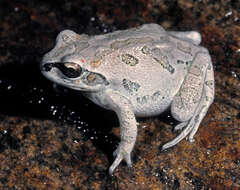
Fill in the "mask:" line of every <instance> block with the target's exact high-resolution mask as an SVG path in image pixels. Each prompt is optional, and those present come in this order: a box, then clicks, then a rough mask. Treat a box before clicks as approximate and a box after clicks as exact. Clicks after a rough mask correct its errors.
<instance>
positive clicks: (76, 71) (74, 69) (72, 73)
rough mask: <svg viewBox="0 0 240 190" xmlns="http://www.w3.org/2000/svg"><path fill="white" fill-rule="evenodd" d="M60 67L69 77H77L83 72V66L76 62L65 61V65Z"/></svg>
mask: <svg viewBox="0 0 240 190" xmlns="http://www.w3.org/2000/svg"><path fill="white" fill-rule="evenodd" d="M59 69H60V70H61V72H62V73H63V74H64V75H66V76H67V77H69V78H77V77H79V76H80V75H81V73H82V68H81V67H80V65H78V64H76V63H68V62H67V63H64V66H63V67H61V68H59Z"/></svg>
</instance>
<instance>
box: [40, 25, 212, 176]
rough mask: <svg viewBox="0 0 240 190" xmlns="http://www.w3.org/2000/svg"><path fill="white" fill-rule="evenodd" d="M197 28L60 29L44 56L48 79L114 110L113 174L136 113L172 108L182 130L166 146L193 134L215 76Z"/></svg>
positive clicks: (129, 146)
mask: <svg viewBox="0 0 240 190" xmlns="http://www.w3.org/2000/svg"><path fill="white" fill-rule="evenodd" d="M200 42H201V36H200V34H199V33H198V32H195V31H190V32H168V31H165V30H164V29H163V28H162V27H161V26H159V25H157V24H145V25H142V26H140V27H137V28H132V29H129V30H123V31H115V32H113V33H109V34H105V35H98V36H88V35H86V34H82V35H78V34H76V33H74V32H73V31H70V30H64V31H62V32H61V33H60V34H59V35H58V37H57V40H56V46H55V47H54V48H53V49H52V50H51V51H50V52H49V53H47V54H46V55H44V57H43V60H42V63H41V70H42V73H43V74H44V75H45V76H46V77H47V78H48V79H50V80H51V81H53V82H55V83H57V84H60V85H63V86H66V87H69V88H72V89H75V90H79V91H82V93H83V94H84V95H85V96H86V97H88V98H89V99H90V100H92V101H93V102H95V103H96V104H98V105H100V106H102V107H104V108H106V109H111V110H113V111H115V112H116V114H117V116H118V118H119V122H120V137H121V142H120V144H119V146H118V148H117V150H116V151H115V152H114V155H115V156H116V159H115V161H114V163H113V164H112V165H111V167H110V169H109V173H110V174H112V173H113V171H114V170H115V168H116V167H117V166H118V165H119V163H120V162H121V161H122V160H125V161H126V162H127V164H128V165H129V166H130V165H131V157H130V154H131V152H132V150H133V147H134V144H135V141H136V136H137V122H136V119H135V117H136V116H137V117H148V116H154V115H158V114H160V113H162V112H163V111H165V110H166V109H167V108H169V107H170V108H171V113H172V115H173V117H174V118H175V119H177V120H178V121H180V124H178V125H177V126H176V127H175V129H176V130H179V129H182V132H181V133H180V134H179V135H178V136H177V137H176V138H175V139H173V140H172V141H170V142H168V143H167V144H165V145H163V147H162V149H166V148H169V147H172V146H174V145H176V144H177V143H178V142H179V141H181V140H182V139H184V138H185V137H188V139H189V140H190V141H193V136H194V135H195V133H196V132H197V130H198V127H199V125H200V123H201V121H202V119H203V117H204V116H205V114H206V112H207V110H208V108H209V106H210V105H211V103H212V102H213V99H214V75H213V67H212V63H211V58H210V56H209V53H208V51H207V50H206V49H205V48H203V47H201V46H199V44H200Z"/></svg>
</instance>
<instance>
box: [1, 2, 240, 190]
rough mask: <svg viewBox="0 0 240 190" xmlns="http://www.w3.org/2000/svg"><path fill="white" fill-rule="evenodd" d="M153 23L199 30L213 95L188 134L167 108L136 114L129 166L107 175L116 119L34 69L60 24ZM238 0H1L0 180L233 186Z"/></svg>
mask: <svg viewBox="0 0 240 190" xmlns="http://www.w3.org/2000/svg"><path fill="white" fill-rule="evenodd" d="M152 22H154V23H158V24H160V25H162V26H163V27H164V28H166V29H168V30H179V31H185V30H197V31H199V32H200V33H201V35H202V39H203V41H202V45H203V46H204V47H206V48H208V50H209V51H210V54H211V57H212V61H213V65H214V69H215V79H216V97H215V102H214V103H213V105H212V106H211V107H210V109H209V111H208V114H207V116H206V117H205V118H204V120H203V122H202V123H201V126H200V129H199V131H198V133H197V134H196V138H195V139H196V142H195V143H193V144H190V143H189V142H188V141H186V140H183V141H182V142H181V143H179V144H178V145H177V146H175V147H173V148H171V149H169V150H168V151H166V152H161V151H160V150H159V147H160V145H161V144H163V143H165V142H167V141H168V140H170V139H172V138H173V137H174V136H175V135H176V134H174V133H173V132H172V126H174V125H175V124H176V122H175V121H174V120H173V119H172V118H171V116H170V115H169V113H168V112H166V113H164V114H162V115H161V116H159V117H156V118H147V119H141V120H139V123H140V124H139V135H138V139H137V143H136V146H135V149H134V151H133V153H132V158H133V168H128V167H127V166H126V164H125V163H121V164H120V166H119V167H118V169H117V170H116V172H115V176H114V177H110V176H108V174H107V171H108V167H109V166H110V164H111V163H112V161H113V157H112V152H113V151H114V149H115V148H116V147H117V144H118V142H119V128H118V126H119V124H118V120H117V117H116V116H115V114H114V113H112V112H110V111H106V110H104V109H102V108H100V107H98V106H96V105H94V104H93V103H91V102H90V101H89V100H87V99H85V98H84V97H82V96H81V95H80V94H79V93H78V92H75V91H71V90H66V89H64V88H58V89H57V91H56V90H54V89H53V85H52V83H51V82H50V81H48V80H47V79H45V78H44V77H43V76H42V75H41V73H40V70H39V63H40V61H41V58H42V56H43V55H44V53H46V52H47V51H49V50H50V49H51V48H52V47H53V46H54V43H55V38H56V36H57V34H58V33H59V32H60V31H61V30H64V29H72V30H74V31H75V32H77V33H80V34H81V33H87V34H89V35H95V34H103V33H107V32H112V31H115V30H118V29H127V28H130V27H134V26H138V25H141V24H144V23H152ZM239 34H240V2H239V1H238V0H235V1H234V0H232V1H231V0H225V1H224V0H218V1H213V0H202V1H192V0H178V1H176V0H172V1H170V0H163V1H160V0H133V1H128V0H121V1H117V0H112V1H111V0H102V1H99V0H82V1H81V0H78V1H66V0H62V1H60V0H58V1H50V2H49V1H36V0H33V1H27V0H18V1H17V0H16V1H13V0H0V189H28V190H30V189H31V190H34V189H59V190H61V189H70V190H71V189H73V190H77V189H81V190H85V189H86V190H89V189H96V190H97V189H99V190H100V189H130V190H132V189H134V190H135V189H139V190H141V189H144V190H145V189H210V188H211V189H239V188H240V175H239V173H240V148H239V147H240V129H239V126H240V98H239V96H240V35H239Z"/></svg>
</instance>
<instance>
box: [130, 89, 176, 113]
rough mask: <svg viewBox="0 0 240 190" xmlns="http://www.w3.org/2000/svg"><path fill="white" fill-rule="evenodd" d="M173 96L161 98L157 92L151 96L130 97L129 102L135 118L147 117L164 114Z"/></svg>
mask: <svg viewBox="0 0 240 190" xmlns="http://www.w3.org/2000/svg"><path fill="white" fill-rule="evenodd" d="M172 99H173V96H162V95H161V94H160V93H159V91H157V92H155V93H153V94H152V95H144V96H137V97H135V98H134V97H132V98H131V102H132V106H133V109H134V113H135V115H136V116H137V117H149V116H155V115H159V114H160V113H162V112H164V111H165V110H166V109H167V108H168V107H169V106H170V105H171V102H172Z"/></svg>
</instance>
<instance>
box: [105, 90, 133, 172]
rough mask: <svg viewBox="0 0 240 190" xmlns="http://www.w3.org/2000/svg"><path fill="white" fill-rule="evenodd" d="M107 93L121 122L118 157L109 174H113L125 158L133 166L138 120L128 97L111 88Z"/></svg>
mask: <svg viewBox="0 0 240 190" xmlns="http://www.w3.org/2000/svg"><path fill="white" fill-rule="evenodd" d="M105 94H106V97H105V101H106V103H107V104H108V106H110V108H111V109H112V110H113V111H115V112H116V113H117V116H118V119H119V122H120V138H121V142H120V144H119V146H118V148H117V149H116V151H115V152H114V153H113V155H114V156H115V157H116V158H115V160H114V162H113V164H112V165H111V167H110V168H109V174H110V175H112V174H113V171H114V170H115V168H116V167H117V166H118V165H119V164H120V162H121V161H122V160H125V161H126V162H127V164H128V166H131V152H132V150H133V147H134V144H135V141H136V137H137V122H136V118H135V115H134V112H133V109H132V105H131V102H130V101H129V100H128V99H127V98H125V97H124V96H122V95H121V94H119V93H118V92H115V91H113V90H110V89H109V90H107V91H106V93H105Z"/></svg>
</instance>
